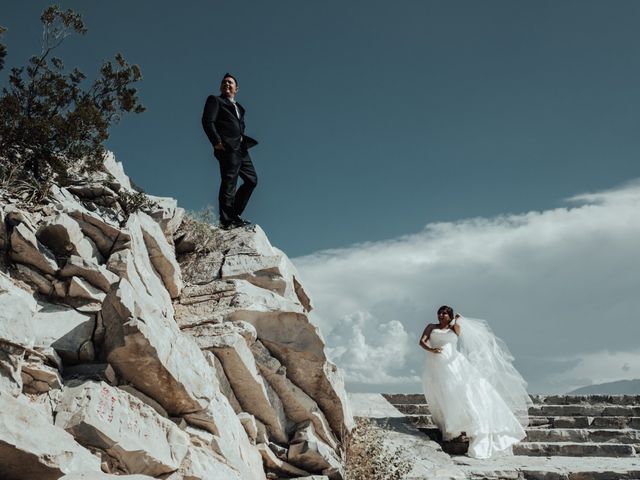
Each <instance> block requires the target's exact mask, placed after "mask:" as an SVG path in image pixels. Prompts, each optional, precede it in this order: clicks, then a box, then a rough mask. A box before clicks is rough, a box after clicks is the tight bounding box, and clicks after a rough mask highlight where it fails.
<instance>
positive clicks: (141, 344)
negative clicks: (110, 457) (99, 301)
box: [101, 279, 217, 416]
mask: <svg viewBox="0 0 640 480" xmlns="http://www.w3.org/2000/svg"><path fill="white" fill-rule="evenodd" d="M101 316H102V321H103V322H104V326H105V329H106V332H105V340H104V349H105V353H106V355H107V360H108V362H109V363H110V364H111V365H112V366H113V368H114V369H115V371H116V372H117V373H118V375H119V376H120V377H122V378H123V379H125V380H126V381H127V382H129V383H131V384H132V385H133V386H134V387H136V388H137V389H138V390H140V391H141V392H143V393H144V394H146V395H148V396H150V397H151V398H153V399H154V400H156V401H157V402H158V403H160V405H162V406H163V408H165V409H166V410H167V412H169V414H170V415H172V416H180V415H183V414H186V413H192V412H198V411H201V410H203V409H204V408H206V407H207V405H208V402H209V398H211V397H212V396H213V395H214V393H215V391H216V390H217V381H216V379H215V375H214V373H213V370H212V369H211V367H210V366H209V364H208V363H207V361H206V359H205V358H204V355H203V354H202V352H201V351H200V349H199V348H198V346H197V345H196V343H195V342H194V341H193V340H192V339H191V338H190V337H188V336H187V335H183V334H182V333H181V332H180V330H179V329H178V326H177V325H176V323H175V322H173V321H172V320H171V319H169V318H167V317H165V316H164V315H163V314H162V312H160V311H159V310H158V309H157V308H155V309H154V308H153V307H151V308H150V307H149V306H148V304H146V303H144V304H143V303H141V302H140V297H139V296H138V295H137V292H136V291H135V290H134V289H133V287H132V286H131V284H130V283H129V282H128V281H127V280H126V279H122V280H121V281H120V282H119V283H118V284H117V285H116V286H114V288H113V289H112V290H111V292H109V294H108V295H107V298H106V299H105V301H104V303H103V307H102V312H101ZM185 365H188V366H189V368H184V367H185Z"/></svg>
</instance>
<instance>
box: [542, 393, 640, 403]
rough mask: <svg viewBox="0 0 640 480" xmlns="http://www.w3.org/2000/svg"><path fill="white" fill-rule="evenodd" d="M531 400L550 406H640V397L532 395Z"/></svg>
mask: <svg viewBox="0 0 640 480" xmlns="http://www.w3.org/2000/svg"><path fill="white" fill-rule="evenodd" d="M531 400H532V401H533V403H534V404H548V405H574V404H585V403H586V404H601V403H606V404H610V405H640V395H531Z"/></svg>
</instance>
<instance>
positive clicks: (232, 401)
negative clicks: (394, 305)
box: [204, 351, 250, 437]
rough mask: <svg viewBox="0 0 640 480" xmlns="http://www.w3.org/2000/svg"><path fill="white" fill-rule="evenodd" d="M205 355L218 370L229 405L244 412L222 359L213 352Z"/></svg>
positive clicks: (221, 385)
mask: <svg viewBox="0 0 640 480" xmlns="http://www.w3.org/2000/svg"><path fill="white" fill-rule="evenodd" d="M204 355H205V357H206V359H207V362H208V363H209V365H211V366H212V367H213V368H214V369H215V371H216V377H217V378H218V383H219V385H220V392H221V393H222V394H223V395H224V396H225V397H227V400H228V401H229V405H231V408H233V411H234V412H235V413H236V414H239V413H240V412H242V407H241V406H240V402H238V398H237V397H236V394H235V393H233V388H231V384H230V383H229V379H228V378H227V374H226V373H224V367H223V366H222V363H220V360H218V357H216V356H215V355H214V354H213V353H212V352H209V351H205V352H204ZM238 418H240V417H238ZM240 421H241V422H242V419H240ZM243 425H244V423H243ZM245 430H246V428H245ZM247 435H248V433H247ZM249 437H250V435H249Z"/></svg>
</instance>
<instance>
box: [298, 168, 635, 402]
mask: <svg viewBox="0 0 640 480" xmlns="http://www.w3.org/2000/svg"><path fill="white" fill-rule="evenodd" d="M567 205H568V206H567V207H563V208H556V209H553V210H548V211H543V212H529V213H525V214H518V215H504V216H499V217H495V218H472V219H467V220H462V221H457V222H451V223H433V224H428V225H427V226H426V227H425V228H424V229H423V230H422V231H421V232H419V233H416V234H412V235H407V236H402V237H399V238H395V239H391V240H387V241H381V242H374V243H364V244H357V245H353V246H350V247H348V248H341V249H333V250H325V251H320V252H317V253H314V254H311V255H307V256H304V257H299V258H295V259H294V260H293V262H294V264H295V265H296V266H297V268H298V270H299V271H300V274H301V277H302V279H303V281H304V283H305V286H306V287H307V288H308V291H310V292H311V293H312V295H313V299H314V303H315V311H314V312H312V317H313V319H314V321H315V322H316V323H317V324H318V325H320V328H321V330H322V332H323V333H324V335H325V339H326V342H327V346H328V350H329V354H330V356H331V358H332V359H333V360H334V361H335V362H336V363H337V364H338V365H339V366H340V367H341V368H342V369H343V370H344V372H345V378H346V381H347V388H348V389H349V390H351V391H396V392H418V391H420V388H421V387H420V374H421V371H422V364H423V362H424V353H423V351H422V350H421V349H420V348H419V347H418V345H417V342H418V337H419V335H420V333H421V332H422V330H423V328H424V326H425V325H426V323H435V322H436V319H435V311H436V309H437V308H438V307H439V306H440V305H442V304H449V305H452V306H453V307H454V309H455V310H456V311H458V312H460V313H462V314H463V315H465V314H466V315H468V316H470V317H476V318H484V319H486V320H488V321H489V323H490V324H491V325H492V328H493V330H494V332H495V333H496V335H498V336H499V337H501V338H502V339H503V340H504V341H505V342H506V343H507V345H508V346H509V348H510V350H511V352H512V353H513V355H514V356H515V358H516V366H517V367H518V369H519V370H520V371H521V373H522V374H523V376H524V377H525V379H526V380H527V381H528V382H529V391H530V392H533V393H535V392H540V393H561V392H566V391H569V390H572V389H574V388H577V387H581V386H584V385H589V384H592V383H601V382H607V381H614V380H622V379H633V378H640V342H639V341H638V339H640V180H637V181H634V182H631V183H628V184H626V185H623V186H620V187H618V188H615V189H612V190H607V191H602V192H596V193H587V194H583V195H578V196H575V197H573V198H570V199H568V201H567Z"/></svg>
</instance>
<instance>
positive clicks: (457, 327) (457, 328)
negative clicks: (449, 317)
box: [451, 313, 462, 336]
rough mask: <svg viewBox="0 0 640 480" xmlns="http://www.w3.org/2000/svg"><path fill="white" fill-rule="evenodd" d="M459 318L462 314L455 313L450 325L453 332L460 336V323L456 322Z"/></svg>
mask: <svg viewBox="0 0 640 480" xmlns="http://www.w3.org/2000/svg"><path fill="white" fill-rule="evenodd" d="M461 318H462V316H461V315H460V314H459V313H456V315H455V317H454V320H455V323H454V324H453V326H452V327H451V330H453V333H455V334H456V335H458V336H460V324H459V323H458V320H460V319H461Z"/></svg>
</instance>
